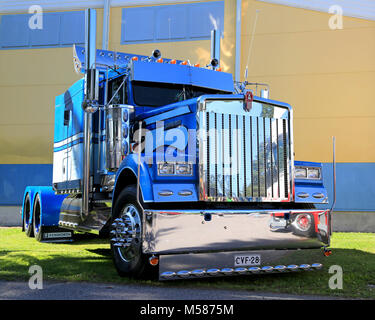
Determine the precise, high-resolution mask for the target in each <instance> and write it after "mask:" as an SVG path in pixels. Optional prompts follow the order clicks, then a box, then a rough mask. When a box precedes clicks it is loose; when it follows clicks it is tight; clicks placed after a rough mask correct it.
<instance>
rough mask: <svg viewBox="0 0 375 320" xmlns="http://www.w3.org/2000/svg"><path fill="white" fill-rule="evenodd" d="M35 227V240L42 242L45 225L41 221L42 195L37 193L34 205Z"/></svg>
mask: <svg viewBox="0 0 375 320" xmlns="http://www.w3.org/2000/svg"><path fill="white" fill-rule="evenodd" d="M33 228H34V236H35V240H37V241H39V242H41V241H42V236H43V227H42V223H41V206H40V196H39V194H37V195H36V196H35V200H34V206H33Z"/></svg>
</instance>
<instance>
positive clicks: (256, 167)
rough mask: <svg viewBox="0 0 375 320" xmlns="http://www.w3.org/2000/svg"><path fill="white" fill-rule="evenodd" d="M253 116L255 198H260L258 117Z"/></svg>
mask: <svg viewBox="0 0 375 320" xmlns="http://www.w3.org/2000/svg"><path fill="white" fill-rule="evenodd" d="M250 118H251V129H252V131H251V137H252V139H251V140H252V167H253V171H252V180H253V198H259V197H260V194H259V162H258V118H257V117H250Z"/></svg>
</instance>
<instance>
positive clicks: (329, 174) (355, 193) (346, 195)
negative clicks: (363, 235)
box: [319, 163, 375, 211]
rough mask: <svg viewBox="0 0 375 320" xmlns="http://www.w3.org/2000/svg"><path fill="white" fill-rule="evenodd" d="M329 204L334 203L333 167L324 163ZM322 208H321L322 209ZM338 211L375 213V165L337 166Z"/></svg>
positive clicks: (336, 207) (342, 164)
mask: <svg viewBox="0 0 375 320" xmlns="http://www.w3.org/2000/svg"><path fill="white" fill-rule="evenodd" d="M323 180H324V185H325V187H326V189H327V192H328V198H329V204H328V205H326V206H324V207H327V208H328V207H331V205H332V201H333V166H332V163H323ZM321 207H322V206H319V208H321ZM335 210H336V211H375V163H337V164H336V206H335Z"/></svg>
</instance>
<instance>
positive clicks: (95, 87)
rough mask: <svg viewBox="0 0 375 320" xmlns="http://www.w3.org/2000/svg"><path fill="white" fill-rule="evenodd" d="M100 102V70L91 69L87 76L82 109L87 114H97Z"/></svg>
mask: <svg viewBox="0 0 375 320" xmlns="http://www.w3.org/2000/svg"><path fill="white" fill-rule="evenodd" d="M98 100H99V70H96V69H89V70H87V72H86V74H85V100H84V101H83V103H82V109H83V110H84V111H85V112H90V113H92V112H95V111H96V110H97V109H98Z"/></svg>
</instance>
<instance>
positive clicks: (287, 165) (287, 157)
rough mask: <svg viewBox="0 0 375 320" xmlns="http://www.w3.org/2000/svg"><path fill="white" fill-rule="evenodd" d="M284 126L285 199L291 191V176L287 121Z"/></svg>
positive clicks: (284, 121)
mask: <svg viewBox="0 0 375 320" xmlns="http://www.w3.org/2000/svg"><path fill="white" fill-rule="evenodd" d="M283 126H284V145H285V148H284V165H285V177H287V178H286V179H285V198H289V194H290V192H289V190H290V185H289V179H288V177H289V174H290V166H291V163H290V151H289V129H288V123H287V122H286V120H283Z"/></svg>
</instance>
